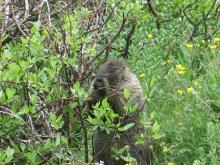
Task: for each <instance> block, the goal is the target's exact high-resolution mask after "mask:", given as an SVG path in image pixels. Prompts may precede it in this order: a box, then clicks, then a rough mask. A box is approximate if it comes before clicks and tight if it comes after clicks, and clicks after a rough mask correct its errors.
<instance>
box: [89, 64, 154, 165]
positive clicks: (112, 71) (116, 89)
mask: <svg viewBox="0 0 220 165" xmlns="http://www.w3.org/2000/svg"><path fill="white" fill-rule="evenodd" d="M125 87H126V88H128V89H129V91H130V92H131V98H129V99H131V101H132V104H133V106H135V107H136V109H137V111H136V112H134V113H131V114H130V115H128V114H126V113H125V110H124V105H125V103H126V102H127V100H126V99H125V98H124V96H123V90H124V88H125ZM89 93H90V97H89V98H88V101H87V104H88V108H89V109H90V110H92V105H94V104H95V103H97V102H98V101H101V100H102V99H104V98H105V97H107V98H108V102H109V104H110V105H111V107H112V109H113V111H114V113H117V114H119V116H120V117H121V119H120V123H122V124H123V125H126V124H129V123H135V125H134V126H133V127H132V128H131V129H129V130H128V131H126V132H122V133H120V138H116V137H114V135H113V134H107V133H106V132H104V131H101V130H100V129H99V128H98V129H97V130H96V131H95V133H94V137H93V143H94V146H93V147H94V156H95V161H96V162H99V161H101V160H102V161H104V163H105V165H125V163H126V162H125V161H123V160H117V161H116V160H114V159H113V158H112V147H113V146H114V147H116V148H118V149H120V148H122V147H123V146H125V145H129V146H130V150H129V153H130V155H131V156H132V157H134V158H135V159H136V160H137V163H138V165H148V164H149V162H150V152H149V144H148V143H147V140H146V143H144V144H135V143H136V140H135V135H136V134H138V133H141V132H142V133H143V130H144V129H143V128H142V126H141V124H140V113H142V112H144V111H146V106H145V99H144V95H143V89H142V87H141V85H140V82H139V80H138V78H137V77H136V75H135V74H133V73H132V72H131V71H130V70H129V68H128V67H127V65H126V64H125V62H124V61H123V60H118V61H116V60H109V61H106V62H105V63H104V64H103V65H102V66H101V67H100V68H99V70H98V72H97V75H96V78H95V80H94V81H93V83H92V85H91V88H90V91H89Z"/></svg>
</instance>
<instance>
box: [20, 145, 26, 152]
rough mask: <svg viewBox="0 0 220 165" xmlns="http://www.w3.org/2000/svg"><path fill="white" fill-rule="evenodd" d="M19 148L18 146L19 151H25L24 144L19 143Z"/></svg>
mask: <svg viewBox="0 0 220 165" xmlns="http://www.w3.org/2000/svg"><path fill="white" fill-rule="evenodd" d="M19 146H20V149H21V151H22V152H24V151H25V149H26V145H25V144H24V143H20V144H19Z"/></svg>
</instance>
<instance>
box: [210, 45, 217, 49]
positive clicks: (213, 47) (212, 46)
mask: <svg viewBox="0 0 220 165" xmlns="http://www.w3.org/2000/svg"><path fill="white" fill-rule="evenodd" d="M217 47H218V46H217V45H210V46H209V48H210V49H216V48H217Z"/></svg>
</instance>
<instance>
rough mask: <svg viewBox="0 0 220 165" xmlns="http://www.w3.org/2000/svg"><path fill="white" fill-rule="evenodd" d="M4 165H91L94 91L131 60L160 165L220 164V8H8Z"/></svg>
mask: <svg viewBox="0 0 220 165" xmlns="http://www.w3.org/2000/svg"><path fill="white" fill-rule="evenodd" d="M0 3H1V7H0V18H1V23H0V24H1V36H0V147H1V148H0V164H68V163H69V164H88V163H91V162H92V141H91V139H92V134H93V129H94V128H95V127H94V126H93V125H92V123H91V122H89V120H88V116H89V115H88V112H87V111H86V110H85V108H84V107H85V100H86V97H87V96H88V93H87V88H88V85H89V82H91V80H92V78H93V75H94V73H95V71H96V70H97V68H98V66H99V65H100V64H101V63H102V62H103V61H105V60H106V59H112V58H113V59H117V58H119V57H123V58H125V59H127V63H128V65H129V67H130V68H131V69H132V70H133V71H134V72H135V73H136V74H137V75H138V76H139V79H140V81H141V83H142V85H143V88H144V91H145V95H146V97H147V107H148V114H147V115H148V116H147V118H148V121H151V122H152V128H151V132H150V138H151V139H154V143H153V145H152V146H151V149H152V152H153V155H154V160H153V162H152V164H156V165H157V164H168V165H173V164H178V165H180V164H189V165H191V164H193V165H206V164H210V165H217V164H220V138H219V137H220V123H219V117H220V72H219V69H220V31H219V26H220V21H219V17H220V2H219V1H217V0H199V1H196V0H195V1H191V0H185V1H181V0H172V1H162V0H155V1H151V0H147V1H141V0H140V1H132V0H106V1H95V0H94V1H93V0H92V1H73V0H72V1H59V0H42V1H34V0H33V1H27V0H21V1H12V0H4V1H3V0H1V1H0Z"/></svg>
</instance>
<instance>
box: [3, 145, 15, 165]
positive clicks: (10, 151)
mask: <svg viewBox="0 0 220 165" xmlns="http://www.w3.org/2000/svg"><path fill="white" fill-rule="evenodd" d="M14 152H15V151H14V149H13V148H10V147H8V148H7V149H6V151H5V153H6V159H5V162H4V163H5V164H6V163H9V162H10V161H11V160H12V159H13V155H14Z"/></svg>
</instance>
